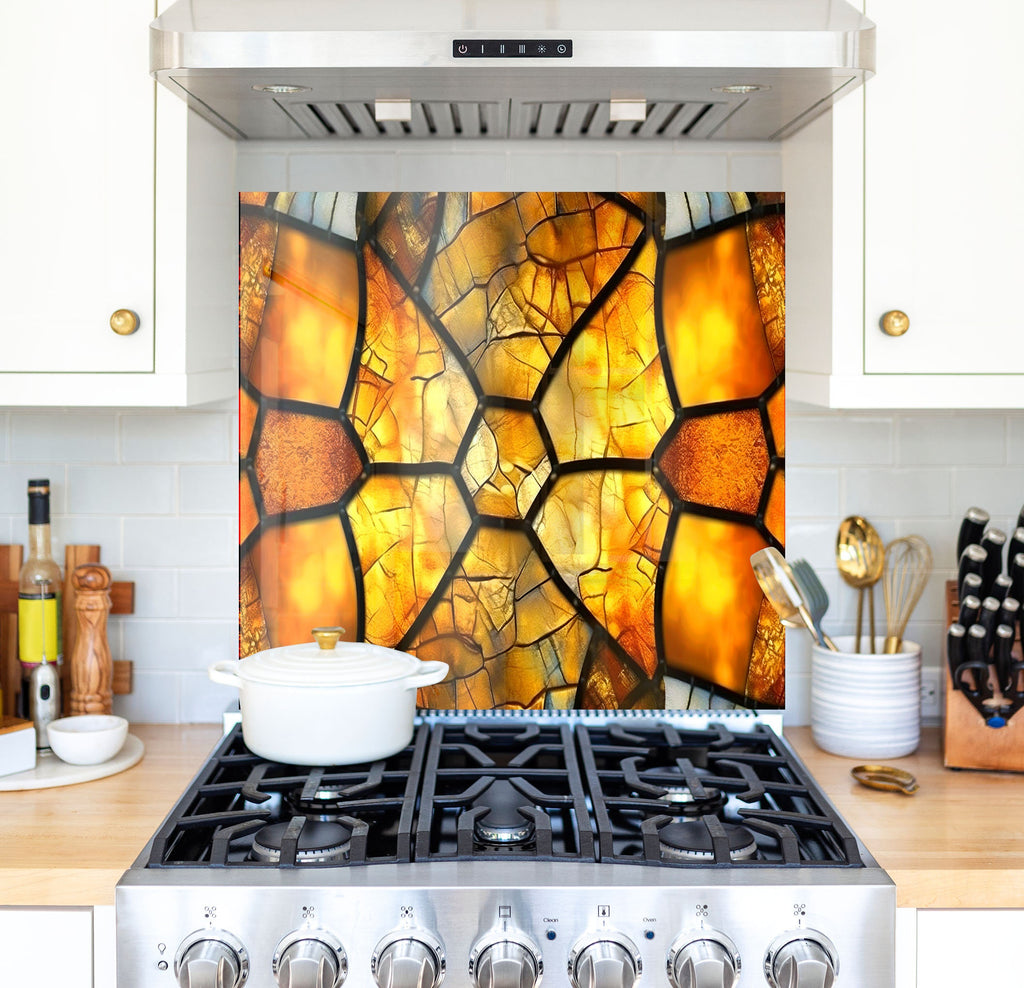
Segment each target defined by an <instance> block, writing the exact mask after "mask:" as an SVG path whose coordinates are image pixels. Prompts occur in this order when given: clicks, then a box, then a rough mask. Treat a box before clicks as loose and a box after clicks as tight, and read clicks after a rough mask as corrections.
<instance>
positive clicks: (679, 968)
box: [117, 859, 895, 988]
mask: <svg viewBox="0 0 1024 988" xmlns="http://www.w3.org/2000/svg"><path fill="white" fill-rule="evenodd" d="M867 861H868V863H867V867H863V868H855V869H839V868H827V867H826V868H813V867H812V868H800V869H796V870H794V869H770V868H766V869H760V868H758V869H743V868H725V869H719V868H706V869H705V868H695V869H686V870H679V869H648V868H639V867H629V866H622V865H601V864H594V863H590V864H576V863H562V862H531V861H516V862H514V865H515V867H506V866H505V865H504V864H503V863H499V862H492V861H488V862H476V861H468V862H453V863H436V864H416V863H413V864H400V865H377V866H374V867H372V868H348V869H345V868H328V869H323V868H320V869H317V870H316V871H315V873H311V872H310V871H309V870H308V869H306V870H304V869H301V868H300V869H282V870H273V871H270V872H267V871H262V870H261V871H259V872H258V873H257V872H256V871H253V870H248V871H247V870H246V869H232V868H228V869H211V868H201V869H182V870H174V871H159V870H146V869H132V870H131V871H130V872H128V873H127V874H126V875H125V876H124V878H123V879H122V880H121V882H120V884H119V885H118V888H117V916H118V920H117V923H118V929H117V943H118V984H119V985H120V986H122V988H128V986H131V988H173V986H175V985H179V984H181V985H186V986H188V985H191V986H192V988H198V986H202V988H240V986H241V985H242V984H245V985H246V986H247V988H279V986H284V988H304V986H306V985H309V986H310V988H336V986H340V985H341V984H342V982H344V984H345V986H346V988H377V986H382V988H406V986H408V988H435V986H438V985H440V984H441V983H442V982H443V983H444V984H445V985H450V986H460V988H461V986H477V988H498V986H505V985H509V986H512V985H514V986H515V988H532V986H534V985H536V984H537V983H538V982H539V981H541V979H543V984H544V986H545V988H566V986H571V988H613V986H614V988H632V986H633V984H634V983H637V982H639V983H640V984H642V985H645V986H669V985H671V986H673V988H696V986H700V988H731V986H732V985H734V984H735V983H736V981H737V979H738V978H740V984H742V985H743V986H754V985H765V984H767V985H771V986H773V988H797V986H804V985H815V986H828V985H831V983H832V980H831V978H832V977H834V976H835V975H838V978H839V984H840V985H841V986H842V988H893V985H894V931H893V923H894V917H895V887H894V885H893V884H892V882H891V881H890V880H889V878H888V876H887V875H886V874H885V873H884V872H883V871H882V870H881V869H880V868H878V867H877V866H876V865H875V864H874V862H872V861H870V859H867ZM510 864H513V862H510ZM830 969H831V970H832V972H833V973H832V974H831V975H830V974H829V971H830ZM740 976H741V977H740ZM809 978H810V980H809Z"/></svg>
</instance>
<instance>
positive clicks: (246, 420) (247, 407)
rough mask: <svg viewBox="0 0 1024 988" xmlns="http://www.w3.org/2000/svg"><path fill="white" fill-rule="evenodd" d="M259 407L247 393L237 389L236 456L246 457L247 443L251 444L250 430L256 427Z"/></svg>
mask: <svg viewBox="0 0 1024 988" xmlns="http://www.w3.org/2000/svg"><path fill="white" fill-rule="evenodd" d="M259 410H260V408H259V405H257V404H256V402H255V401H253V399H252V398H250V397H249V395H248V393H247V392H245V391H243V390H242V389H241V388H239V389H238V455H239V456H246V455H247V454H248V452H249V443H251V442H252V430H253V428H254V427H255V425H256V416H257V414H258V413H259Z"/></svg>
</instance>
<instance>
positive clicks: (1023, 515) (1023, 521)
mask: <svg viewBox="0 0 1024 988" xmlns="http://www.w3.org/2000/svg"><path fill="white" fill-rule="evenodd" d="M1017 527H1018V528H1024V505H1022V506H1021V509H1020V511H1018V512H1017Z"/></svg>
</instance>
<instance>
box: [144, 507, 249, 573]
mask: <svg viewBox="0 0 1024 988" xmlns="http://www.w3.org/2000/svg"><path fill="white" fill-rule="evenodd" d="M237 554H238V522H237V520H236V519H235V518H126V519H125V520H124V565H125V566H173V567H186V566H221V567H223V566H231V565H234V564H235V562H236V559H237Z"/></svg>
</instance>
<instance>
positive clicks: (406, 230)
mask: <svg viewBox="0 0 1024 988" xmlns="http://www.w3.org/2000/svg"><path fill="white" fill-rule="evenodd" d="M436 215H437V193H436V192H407V193H405V194H404V195H400V196H391V197H389V199H388V200H387V203H386V204H385V206H384V208H383V209H382V210H381V212H380V215H379V216H378V217H377V222H376V224H375V227H374V232H375V237H376V240H377V249H378V250H380V252H381V253H382V254H383V255H384V256H386V257H388V258H390V259H391V260H392V261H394V263H395V265H396V266H397V267H398V270H399V271H401V272H402V274H403V275H404V276H405V278H406V280H407V281H408V282H409V283H410V284H413V283H415V281H416V279H417V278H418V276H419V273H420V267H421V265H422V264H423V258H424V257H425V256H426V253H427V248H428V247H429V246H430V238H431V235H432V234H433V232H434V220H435V217H436Z"/></svg>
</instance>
